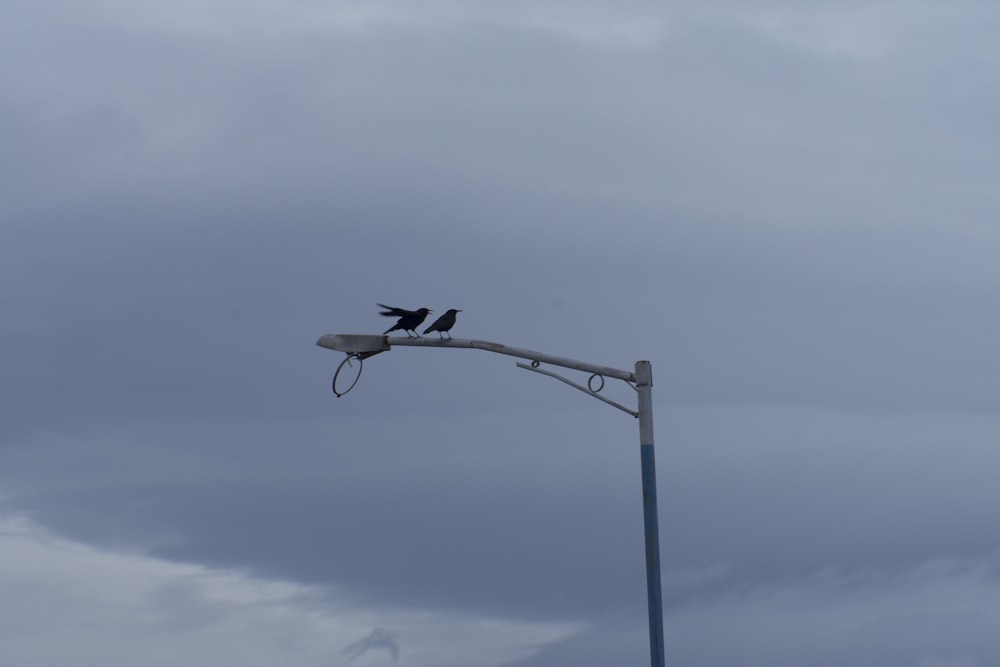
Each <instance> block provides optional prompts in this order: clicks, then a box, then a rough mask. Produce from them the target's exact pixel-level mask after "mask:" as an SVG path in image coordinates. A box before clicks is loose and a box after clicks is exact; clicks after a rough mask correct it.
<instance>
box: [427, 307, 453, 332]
mask: <svg viewBox="0 0 1000 667" xmlns="http://www.w3.org/2000/svg"><path fill="white" fill-rule="evenodd" d="M460 312H462V311H461V310H460V309H458V308H449V309H448V312H446V313H445V314H444V315H442V316H441V317H439V318H437V319H436V320H434V324H432V325H430V326H429V327H427V328H426V329H424V333H425V334H426V333H430V332H432V331H437V332H438V336H440V337H441V338H444V336H443V335H441V334H442V333H448V332H449V331H451V328H452V327H453V326H455V315H457V314H458V313H460ZM448 338H451V334H450V333H449V334H448Z"/></svg>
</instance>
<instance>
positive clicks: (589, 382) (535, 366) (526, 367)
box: [517, 361, 639, 418]
mask: <svg viewBox="0 0 1000 667" xmlns="http://www.w3.org/2000/svg"><path fill="white" fill-rule="evenodd" d="M538 366H539V362H538V361H532V362H531V363H530V364H525V363H522V362H520V361H519V362H517V367H518V368H523V369H524V370H526V371H532V372H533V373H541V374H542V375H548V376H549V377H552V378H555V379H557V380H559V381H560V382H565V383H566V384H568V385H569V386H571V387H573V388H574V389H579V390H580V391H582V392H583V393H585V394H587V395H588V396H593V397H594V398H596V399H597V400H599V401H604V402H605V403H607V404H608V405H610V406H612V407H615V408H618V409H619V410H621V411H622V412H626V413H628V414H630V415H632V416H633V417H636V418H638V417H639V413H638V412H636V411H635V410H630V409H629V408H626V407H625V406H624V405H622V404H621V403H617V402H615V401H612V400H611V399H610V398H604V397H603V396H601V395H600V394H599V393H597V392H599V391H600V390H601V389H604V376H603V375H600V374H599V373H594V374H593V375H591V376H590V378H589V379H588V380H587V386H586V387H584V386H583V385H582V384H577V383H576V382H573V381H572V380H570V379H569V378H564V377H563V376H562V375H559V374H558V373H555V372H553V371H550V370H545V369H543V368H539V367H538ZM594 378H597V379H599V380H600V384H599V385H598V387H597V390H596V391H595V390H593V389H591V387H592V386H593V384H594ZM623 382H625V384H627V385H628V386H630V387H632V388H633V389H635V386H634V385H633V384H632V383H631V382H627V381H625V380H623Z"/></svg>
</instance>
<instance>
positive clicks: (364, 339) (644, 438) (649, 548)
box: [316, 334, 664, 667]
mask: <svg viewBox="0 0 1000 667" xmlns="http://www.w3.org/2000/svg"><path fill="white" fill-rule="evenodd" d="M316 344H317V345H319V346H320V347H325V348H329V349H331V350H337V351H339V352H346V353H347V354H348V358H349V359H350V358H351V356H352V355H353V356H354V357H356V358H358V359H366V358H368V357H370V356H372V355H375V354H379V353H380V352H386V351H388V350H389V349H391V347H392V346H393V345H407V346H414V347H461V348H472V349H477V350H486V351H487V352H497V353H499V354H506V355H509V356H512V357H520V358H522V359H528V360H530V361H531V362H532V363H531V364H530V365H529V364H521V363H518V364H517V365H518V366H519V367H520V368H524V369H527V370H530V371H535V372H537V373H542V374H543V375H549V376H551V377H554V378H556V379H557V380H560V381H562V382H565V383H566V384H568V385H570V386H572V387H575V388H577V389H579V390H581V391H583V392H584V393H587V394H590V395H591V396H593V397H595V398H599V399H600V400H602V401H604V402H605V403H609V404H610V405H613V406H614V407H616V408H618V409H619V410H622V411H624V412H627V413H628V414H630V415H632V416H634V417H637V418H638V419H639V450H640V454H641V458H642V518H643V525H644V528H645V537H646V595H647V599H648V602H649V654H650V664H651V665H652V667H664V662H663V661H664V655H663V601H662V593H661V590H660V530H659V519H658V518H657V515H656V464H655V461H654V459H653V396H652V391H653V367H652V365H651V364H650V363H649V362H648V361H637V362H635V372H634V373H630V372H629V371H625V370H620V369H617V368H611V367H610V366H599V365H597V364H589V363H586V362H582V361H577V360H576V359H567V358H566V357H557V356H554V355H551V354H543V353H541V352H536V351H534V350H525V349H522V348H518V347H511V346H509V345H501V344H500V343H493V342H490V341H485V340H468V339H463V338H443V339H435V338H413V337H409V336H407V337H402V336H396V337H389V336H386V335H381V336H376V335H372V334H326V335H325V336H321V337H320V339H319V340H318V341H316ZM540 363H547V364H552V365H554V366H562V367H563V368H573V369H576V370H580V371H584V372H586V373H592V374H593V376H601V377H602V379H601V382H600V385H601V386H603V385H604V380H603V377H610V378H615V379H618V380H624V381H625V382H628V383H629V384H632V383H634V387H635V390H636V392H637V393H638V395H639V396H638V399H639V400H638V410H637V411H634V412H633V411H632V410H629V409H628V408H626V407H625V406H623V405H620V404H618V403H616V402H615V401H612V400H609V399H607V398H604V397H603V396H600V395H599V394H598V392H599V391H600V389H598V390H596V391H595V390H593V389H591V388H590V385H589V382H588V386H587V387H583V386H582V385H578V384H577V383H575V382H573V381H571V380H568V379H566V378H564V377H562V376H561V375H558V374H556V373H552V372H551V371H547V370H542V369H540V368H538V364H540ZM593 376H592V378H591V379H593Z"/></svg>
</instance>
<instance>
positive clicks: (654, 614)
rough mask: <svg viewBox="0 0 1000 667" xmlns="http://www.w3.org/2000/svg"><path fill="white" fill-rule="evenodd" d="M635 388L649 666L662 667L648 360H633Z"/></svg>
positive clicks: (658, 555) (649, 366) (656, 520)
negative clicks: (637, 412)
mask: <svg viewBox="0 0 1000 667" xmlns="http://www.w3.org/2000/svg"><path fill="white" fill-rule="evenodd" d="M635 388H636V391H637V392H638V393H639V453H640V456H641V459H642V518H643V525H644V527H645V534H646V599H647V601H648V603H649V661H650V665H652V667H664V655H663V599H662V597H663V596H662V592H661V588H660V529H659V519H658V517H657V513H656V461H655V459H654V456H653V367H652V364H650V363H649V362H648V361H637V362H636V363H635Z"/></svg>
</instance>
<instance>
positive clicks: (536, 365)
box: [531, 359, 542, 368]
mask: <svg viewBox="0 0 1000 667" xmlns="http://www.w3.org/2000/svg"><path fill="white" fill-rule="evenodd" d="M541 365H542V362H540V361H539V360H538V359H535V360H534V361H532V362H531V367H532V368H538V367H539V366H541Z"/></svg>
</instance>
